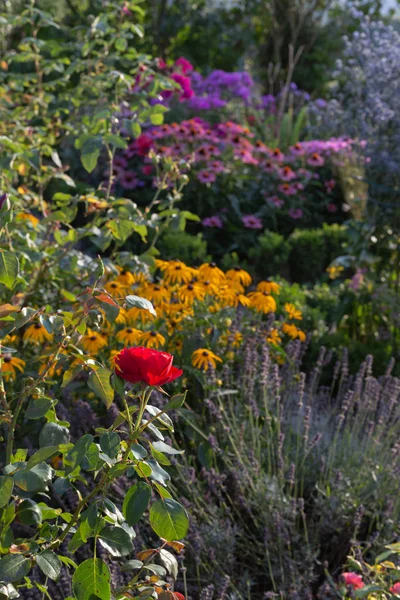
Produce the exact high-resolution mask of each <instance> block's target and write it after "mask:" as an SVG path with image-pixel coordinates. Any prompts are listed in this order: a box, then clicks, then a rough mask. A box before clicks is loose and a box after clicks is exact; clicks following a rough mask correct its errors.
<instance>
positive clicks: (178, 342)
mask: <svg viewBox="0 0 400 600" xmlns="http://www.w3.org/2000/svg"><path fill="white" fill-rule="evenodd" d="M182 348H183V339H182V338H180V337H177V338H175V339H174V340H171V341H170V343H169V344H168V350H169V351H170V352H172V354H180V353H181V352H182Z"/></svg>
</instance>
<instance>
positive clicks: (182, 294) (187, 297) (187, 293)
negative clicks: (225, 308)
mask: <svg viewBox="0 0 400 600" xmlns="http://www.w3.org/2000/svg"><path fill="white" fill-rule="evenodd" d="M178 293H179V300H180V301H181V302H186V303H188V304H193V302H194V301H195V300H200V301H203V300H204V298H205V295H206V293H205V291H204V288H203V286H201V285H200V284H199V283H188V284H186V285H183V286H182V287H180V288H179V290H178Z"/></svg>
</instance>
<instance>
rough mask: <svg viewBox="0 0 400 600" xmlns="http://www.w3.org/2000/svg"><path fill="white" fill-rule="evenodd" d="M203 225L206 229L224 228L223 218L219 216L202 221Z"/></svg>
mask: <svg viewBox="0 0 400 600" xmlns="http://www.w3.org/2000/svg"><path fill="white" fill-rule="evenodd" d="M202 224H203V225H204V227H218V229H222V228H223V226H224V224H223V222H222V219H221V217H219V216H218V215H214V216H213V217H206V218H205V219H203V220H202Z"/></svg>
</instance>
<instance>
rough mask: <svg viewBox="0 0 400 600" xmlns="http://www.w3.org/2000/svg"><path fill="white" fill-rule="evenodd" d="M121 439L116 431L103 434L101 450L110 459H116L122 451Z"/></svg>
mask: <svg viewBox="0 0 400 600" xmlns="http://www.w3.org/2000/svg"><path fill="white" fill-rule="evenodd" d="M120 443H121V440H120V437H119V435H118V433H115V432H114V431H111V432H107V433H103V435H101V436H100V448H101V449H102V451H103V452H104V453H105V454H107V456H109V457H110V458H116V456H117V454H118V452H119V449H120Z"/></svg>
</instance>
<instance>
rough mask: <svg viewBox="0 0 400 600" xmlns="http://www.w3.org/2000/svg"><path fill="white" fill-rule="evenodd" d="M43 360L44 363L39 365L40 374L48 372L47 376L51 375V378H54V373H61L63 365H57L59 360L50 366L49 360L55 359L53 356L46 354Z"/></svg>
mask: <svg viewBox="0 0 400 600" xmlns="http://www.w3.org/2000/svg"><path fill="white" fill-rule="evenodd" d="M42 360H43V361H44V362H42V364H41V365H39V369H38V373H39V375H43V373H46V375H47V377H49V378H50V379H52V378H53V377H54V375H61V372H62V369H61V367H59V366H57V365H58V361H57V362H56V363H54V365H51V367H50V368H49V362H50V361H52V360H53V356H44V357H42Z"/></svg>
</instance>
